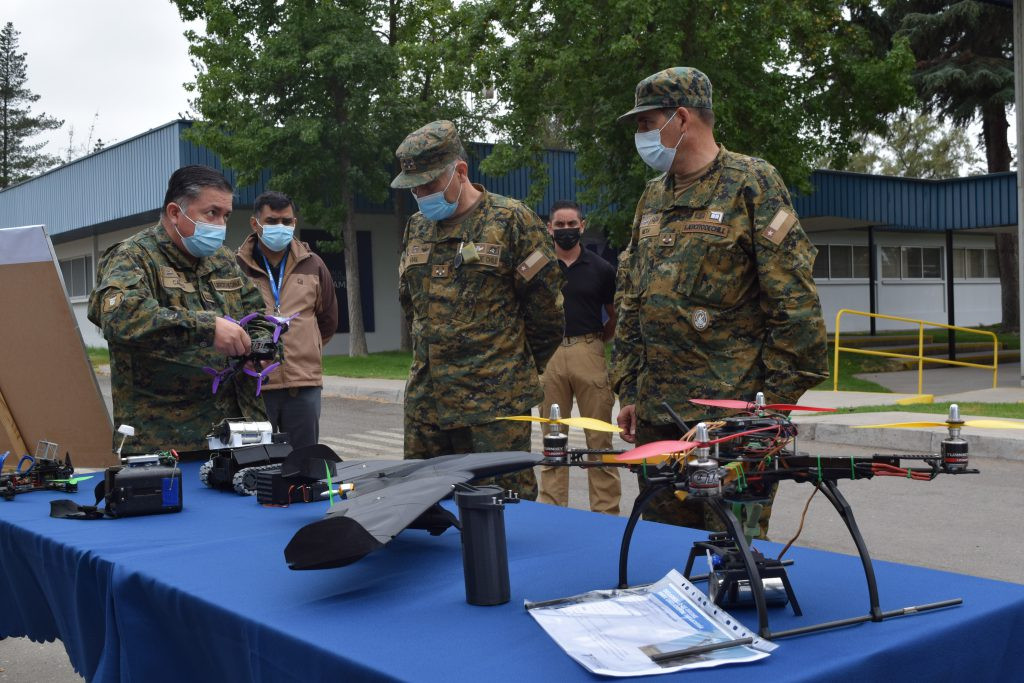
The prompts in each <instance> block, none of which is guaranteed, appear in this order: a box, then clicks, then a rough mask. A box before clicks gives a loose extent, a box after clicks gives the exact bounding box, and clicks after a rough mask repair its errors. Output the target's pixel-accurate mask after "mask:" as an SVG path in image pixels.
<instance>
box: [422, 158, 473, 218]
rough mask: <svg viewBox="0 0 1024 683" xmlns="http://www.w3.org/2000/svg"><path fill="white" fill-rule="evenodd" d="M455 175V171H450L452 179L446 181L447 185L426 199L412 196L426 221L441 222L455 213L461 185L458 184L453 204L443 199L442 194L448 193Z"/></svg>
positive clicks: (460, 193)
mask: <svg viewBox="0 0 1024 683" xmlns="http://www.w3.org/2000/svg"><path fill="white" fill-rule="evenodd" d="M455 175H456V173H455V169H452V177H451V178H449V179H448V184H447V185H445V186H444V189H443V190H441V191H440V192H435V193H434V194H428V195H427V196H426V197H416V195H415V194H414V195H413V197H416V204H418V205H419V207H420V213H422V214H423V216H424V217H425V218H426V219H427V220H431V221H443V220H444V219H445V218H448V217H449V216H451V215H452V214H453V213H455V209H456V207H458V205H459V198H460V197H462V183H459V194H458V196H457V197H455V201H454V202H450V201H448V200H447V199H445V198H444V193H445V192H447V191H448V186H449V185H451V184H452V180H453V179H454V178H455Z"/></svg>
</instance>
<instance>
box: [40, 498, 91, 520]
mask: <svg viewBox="0 0 1024 683" xmlns="http://www.w3.org/2000/svg"><path fill="white" fill-rule="evenodd" d="M50 516H51V517H56V518H58V519H103V511H102V510H100V509H99V508H98V507H96V506H95V505H79V504H78V503H76V502H75V501H73V500H71V499H69V498H64V499H62V500H51V501H50Z"/></svg>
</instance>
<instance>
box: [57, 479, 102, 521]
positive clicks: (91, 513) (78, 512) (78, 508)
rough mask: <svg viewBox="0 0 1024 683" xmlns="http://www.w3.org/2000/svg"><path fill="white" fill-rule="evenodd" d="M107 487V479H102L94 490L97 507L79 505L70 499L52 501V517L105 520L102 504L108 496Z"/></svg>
mask: <svg viewBox="0 0 1024 683" xmlns="http://www.w3.org/2000/svg"><path fill="white" fill-rule="evenodd" d="M106 485H107V482H106V479H101V480H100V483H98V484H96V488H95V489H93V493H95V495H96V504H95V505H79V504H78V503H76V502H75V501H73V500H71V499H69V498H63V499H61V500H52V501H50V516H51V517H56V518H57V519H103V517H104V515H103V510H101V509H100V502H101V501H102V500H103V498H104V497H105V496H106V493H107V489H106Z"/></svg>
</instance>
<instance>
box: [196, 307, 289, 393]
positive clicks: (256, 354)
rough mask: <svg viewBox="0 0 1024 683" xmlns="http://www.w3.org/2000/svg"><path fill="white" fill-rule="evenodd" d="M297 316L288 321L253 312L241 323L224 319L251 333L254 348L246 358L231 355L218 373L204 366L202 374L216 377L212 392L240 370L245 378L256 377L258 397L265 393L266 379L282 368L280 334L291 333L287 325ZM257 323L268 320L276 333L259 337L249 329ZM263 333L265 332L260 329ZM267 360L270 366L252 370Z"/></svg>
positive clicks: (229, 318) (232, 319) (251, 347)
mask: <svg viewBox="0 0 1024 683" xmlns="http://www.w3.org/2000/svg"><path fill="white" fill-rule="evenodd" d="M297 315H298V313H296V314H295V315H290V316H288V317H287V318H279V317H277V316H273V315H266V314H265V313H258V312H257V313H250V314H249V315H247V316H245V317H244V318H242V319H241V320H235V319H234V318H231V317H230V316H224V317H225V318H226V319H228V320H230V321H231V322H233V323H236V324H238V325H239V326H240V327H243V328H245V330H246V332H249V336H250V338H251V340H250V341H251V346H250V349H249V353H247V354H245V355H244V356H231V357H230V358H229V359H228V364H227V365H226V366H225V367H224V368H223V369H221V370H215V369H213V368H211V367H204V368H203V372H205V373H207V374H209V375H213V393H215V394H216V393H217V389H219V388H220V385H221V383H222V382H223V381H224V380H226V379H227V378H229V377H231V376H232V375H234V374H235V373H236V372H238V371H242V372H243V373H245V374H246V375H250V376H251V377H255V378H256V395H257V396H259V395H260V392H261V391H262V390H263V380H264V379H266V378H267V375H269V374H270V373H271V372H273V371H274V370H276V369H277V367H278V366H279V365H281V361H280V358H281V344H280V339H281V335H282V334H284V333H285V332H287V331H288V325H289V323H291V321H292V320H293V319H294V318H295V317H296V316H297ZM255 320H265V321H266V322H269V323H270V324H272V325H273V326H274V332H273V333H272V334H271V335H270V336H269V337H267V336H266V335H262V336H259V335H256V330H255V329H253V328H250V327H249V323H251V322H253V321H255ZM260 332H263V330H262V329H261V330H260ZM264 361H273V362H272V363H269V364H268V365H267V366H266V367H264V368H263V369H262V370H259V371H256V370H253V369H252V368H253V367H258V366H259V364H260V363H262V362H264Z"/></svg>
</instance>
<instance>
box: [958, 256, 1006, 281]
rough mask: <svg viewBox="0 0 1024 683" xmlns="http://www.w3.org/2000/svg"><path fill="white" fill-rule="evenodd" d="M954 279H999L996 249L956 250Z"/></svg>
mask: <svg viewBox="0 0 1024 683" xmlns="http://www.w3.org/2000/svg"><path fill="white" fill-rule="evenodd" d="M953 277H954V278H956V279H958V280H963V279H967V280H970V279H980V278H998V277H999V265H998V264H997V263H996V250H995V249H954V250H953Z"/></svg>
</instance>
